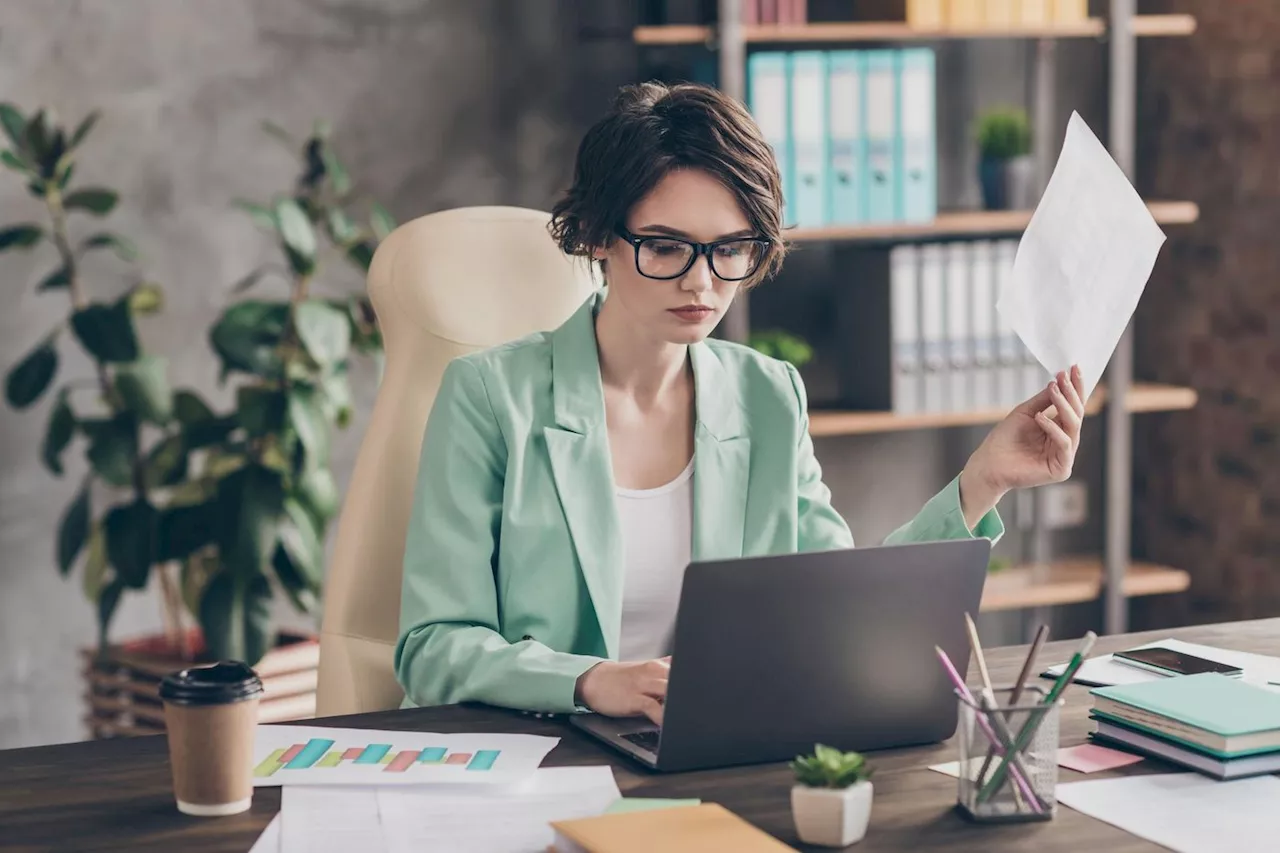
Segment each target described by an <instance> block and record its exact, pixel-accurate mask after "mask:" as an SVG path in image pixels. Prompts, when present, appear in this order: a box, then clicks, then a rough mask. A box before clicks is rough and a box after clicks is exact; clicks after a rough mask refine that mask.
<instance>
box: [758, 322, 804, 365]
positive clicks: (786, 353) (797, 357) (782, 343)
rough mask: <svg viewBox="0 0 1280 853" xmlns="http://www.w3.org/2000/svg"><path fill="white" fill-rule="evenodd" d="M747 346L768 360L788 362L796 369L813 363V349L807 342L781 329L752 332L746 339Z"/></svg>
mask: <svg viewBox="0 0 1280 853" xmlns="http://www.w3.org/2000/svg"><path fill="white" fill-rule="evenodd" d="M747 344H748V345H749V346H750V347H751V348H752V349H754V350H756V351H757V352H760V353H763V354H764V355H767V356H769V357H770V358H776V359H780V360H781V361H786V362H790V363H791V364H792V365H793V366H795V367H797V368H800V367H804V366H805V365H806V364H808V363H809V362H810V361H813V347H811V346H810V345H809V342H808V341H806V340H805V339H804V338H802V337H800V336H798V335H793V334H791V333H790V332H785V331H783V330H781V329H762V330H760V331H758V332H752V333H751V335H750V337H748V339H747Z"/></svg>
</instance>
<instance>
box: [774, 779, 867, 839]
mask: <svg viewBox="0 0 1280 853" xmlns="http://www.w3.org/2000/svg"><path fill="white" fill-rule="evenodd" d="M872 791H873V789H872V787H871V781H870V780H868V779H864V780H862V781H861V782H855V783H854V784H852V785H850V786H849V787H848V788H810V787H808V786H805V785H796V786H794V787H793V788H792V789H791V817H792V818H793V819H794V820H795V822H796V833H797V834H798V835H799V836H800V840H801V841H803V842H804V843H805V844H817V845H819V846H822V847H848V846H849V845H850V844H854V843H856V842H858V841H861V840H862V836H864V835H866V834H867V821H869V820H870V819H871V794H872Z"/></svg>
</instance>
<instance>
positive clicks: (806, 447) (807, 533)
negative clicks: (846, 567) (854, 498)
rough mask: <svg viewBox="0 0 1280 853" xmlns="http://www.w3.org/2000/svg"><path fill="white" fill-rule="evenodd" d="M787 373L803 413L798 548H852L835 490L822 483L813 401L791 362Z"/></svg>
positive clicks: (799, 441)
mask: <svg viewBox="0 0 1280 853" xmlns="http://www.w3.org/2000/svg"><path fill="white" fill-rule="evenodd" d="M783 363H784V364H785V365H786V368H787V373H788V375H789V376H790V377H791V387H792V389H793V390H794V391H795V395H796V403H797V404H798V406H799V412H800V435H799V438H798V439H797V443H796V497H797V500H798V501H799V505H798V507H797V513H796V517H797V527H796V530H797V536H796V538H797V540H798V541H797V543H796V544H797V550H799V551H830V550H833V549H836V548H852V547H853V534H852V533H851V532H850V531H849V525H848V524H846V523H845V520H844V518H843V517H841V515H840V513H838V512H836V511H835V508H834V507H832V506H831V490H830V489H828V488H827V485H826V483H824V482H822V468H821V466H820V465H819V464H818V459H817V457H815V456H814V455H813V438H812V437H811V436H810V435H809V401H808V397H807V395H806V394H805V390H804V382H803V381H802V380H801V379H800V374H799V372H797V371H796V369H795V367H794V366H793V365H791V364H789V363H787V362H783Z"/></svg>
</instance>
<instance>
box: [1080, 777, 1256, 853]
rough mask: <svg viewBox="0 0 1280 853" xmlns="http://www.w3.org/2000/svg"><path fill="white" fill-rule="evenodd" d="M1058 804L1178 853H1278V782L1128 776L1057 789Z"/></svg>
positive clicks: (1254, 779)
mask: <svg viewBox="0 0 1280 853" xmlns="http://www.w3.org/2000/svg"><path fill="white" fill-rule="evenodd" d="M1057 794H1058V801H1059V802H1061V803H1062V804H1063V805H1065V806H1068V807H1070V808H1073V809H1075V810H1076V811H1078V812H1081V813H1083V814H1087V815H1089V816H1090V817H1092V818H1096V819H1097V820H1101V821H1105V822H1106V823H1109V824H1111V825H1112V826H1115V827H1118V828H1120V829H1123V830H1124V831H1125V832H1129V833H1132V834H1134V835H1136V836H1138V837H1139V838H1145V839H1146V840H1148V841H1150V842H1152V843H1155V844H1162V845H1164V846H1165V847H1168V848H1169V849H1170V850H1174V851H1176V853H1222V851H1225V850H1230V851H1231V853H1264V851H1270V853H1274V851H1275V850H1276V849H1277V843H1278V842H1277V839H1280V809H1277V808H1276V803H1278V802H1280V779H1278V778H1276V777H1275V776H1257V777H1254V778H1250V779H1236V780H1233V781H1230V782H1219V781H1217V780H1215V779H1212V778H1210V777H1208V776H1203V775H1201V774H1199V773H1169V774H1158V775H1155V776H1125V777H1123V778H1120V779H1100V780H1098V781H1096V782H1068V783H1066V784H1062V785H1059V786H1058V789H1057Z"/></svg>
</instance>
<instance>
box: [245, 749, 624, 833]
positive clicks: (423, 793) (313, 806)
mask: <svg viewBox="0 0 1280 853" xmlns="http://www.w3.org/2000/svg"><path fill="white" fill-rule="evenodd" d="M620 796H621V794H620V793H619V791H618V785H617V783H616V782H615V781H614V778H613V771H612V770H611V769H610V768H609V767H608V766H598V767H550V768H542V769H540V770H538V771H537V772H536V773H534V774H532V775H531V776H530V777H529V778H528V779H526V780H525V781H524V782H522V783H520V784H519V785H517V786H511V787H503V788H470V789H467V790H465V791H463V790H461V789H453V790H449V791H446V790H444V789H441V788H439V787H435V786H427V787H405V786H398V787H392V788H386V787H380V788H368V787H359V788H356V787H352V788H343V787H313V786H301V785H299V786H289V787H287V788H285V789H284V792H283V796H282V798H281V810H280V818H279V820H280V821H281V831H280V846H279V848H278V849H279V851H280V853H338V851H343V852H344V853H345V851H350V850H359V851H361V853H421V851H427V850H465V851H473V852H474V853H544V851H545V850H546V849H547V847H548V846H549V845H550V844H551V843H552V841H553V839H554V832H553V830H552V829H551V825H550V824H551V821H554V820H571V819H574V818H580V817H592V816H595V815H599V814H603V813H604V811H605V809H607V808H608V807H609V806H610V805H611V804H612V803H614V802H615V801H616V800H617V799H618V798H619V797H620ZM260 843H261V842H260ZM254 853H274V850H272V851H268V850H267V849H265V848H264V849H263V850H262V851H258V850H257V849H256V848H255V851H254Z"/></svg>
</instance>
